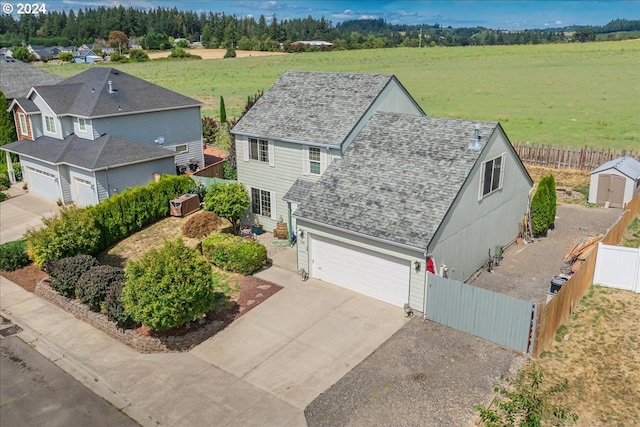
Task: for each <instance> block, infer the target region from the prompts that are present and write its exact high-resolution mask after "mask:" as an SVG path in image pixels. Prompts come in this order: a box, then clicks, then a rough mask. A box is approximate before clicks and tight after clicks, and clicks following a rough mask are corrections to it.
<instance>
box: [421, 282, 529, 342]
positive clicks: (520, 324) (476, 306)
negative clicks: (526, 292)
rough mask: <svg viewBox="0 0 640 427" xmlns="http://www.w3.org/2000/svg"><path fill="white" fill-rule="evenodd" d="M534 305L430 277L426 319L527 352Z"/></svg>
mask: <svg viewBox="0 0 640 427" xmlns="http://www.w3.org/2000/svg"><path fill="white" fill-rule="evenodd" d="M535 308H536V305H535V303H532V302H529V301H524V300H521V299H517V298H513V297H510V296H508V295H503V294H499V293H497V292H492V291H489V290H486V289H481V288H477V287H475V286H471V285H467V284H466V283H462V282H458V281H457V280H451V279H446V278H443V277H440V276H435V275H432V274H429V289H428V292H427V307H426V311H425V312H426V315H427V317H428V318H429V319H430V320H432V321H434V322H436V323H440V324H442V325H445V326H449V327H451V328H454V329H457V330H459V331H463V332H467V333H469V334H472V335H475V336H477V337H480V338H484V339H486V340H489V341H492V342H494V343H496V344H500V345H503V346H505V347H509V348H511V349H514V350H518V351H521V352H523V353H528V352H530V351H531V350H532V348H531V347H532V346H533V331H534V327H535V324H534V320H535V316H534V315H535Z"/></svg>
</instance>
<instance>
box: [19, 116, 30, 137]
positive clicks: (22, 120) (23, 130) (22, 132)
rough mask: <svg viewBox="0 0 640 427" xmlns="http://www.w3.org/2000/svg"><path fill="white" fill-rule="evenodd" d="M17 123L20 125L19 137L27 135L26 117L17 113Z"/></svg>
mask: <svg viewBox="0 0 640 427" xmlns="http://www.w3.org/2000/svg"><path fill="white" fill-rule="evenodd" d="M18 122H19V123H20V135H29V128H28V127H27V116H26V115H25V114H24V113H18Z"/></svg>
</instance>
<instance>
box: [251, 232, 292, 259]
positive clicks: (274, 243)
mask: <svg viewBox="0 0 640 427" xmlns="http://www.w3.org/2000/svg"><path fill="white" fill-rule="evenodd" d="M256 240H257V241H258V242H260V243H262V244H263V245H264V246H265V247H266V248H267V257H268V258H273V256H274V255H275V254H277V253H278V252H282V251H283V250H285V249H286V248H288V247H289V241H288V240H286V239H277V238H275V237H273V233H272V232H268V231H267V232H265V233H262V234H260V235H258V236H256Z"/></svg>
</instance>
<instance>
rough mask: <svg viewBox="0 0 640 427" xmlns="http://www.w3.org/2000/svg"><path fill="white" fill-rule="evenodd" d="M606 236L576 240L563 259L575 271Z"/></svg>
mask: <svg viewBox="0 0 640 427" xmlns="http://www.w3.org/2000/svg"><path fill="white" fill-rule="evenodd" d="M603 237H604V236H593V237H581V238H580V239H578V240H577V241H576V242H574V243H573V244H572V245H571V246H569V249H568V250H567V253H566V254H565V256H564V259H563V261H564V262H565V263H566V264H567V265H568V266H569V269H570V270H571V271H572V272H573V273H575V272H576V271H577V270H578V269H579V268H580V266H581V265H582V263H583V262H584V261H585V260H586V259H587V257H588V256H589V254H590V253H591V251H593V250H594V249H595V248H596V247H597V246H598V242H600V241H602V239H603Z"/></svg>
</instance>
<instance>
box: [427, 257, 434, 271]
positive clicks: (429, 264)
mask: <svg viewBox="0 0 640 427" xmlns="http://www.w3.org/2000/svg"><path fill="white" fill-rule="evenodd" d="M427 271H428V272H429V273H431V274H436V266H435V265H434V264H433V258H427Z"/></svg>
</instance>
